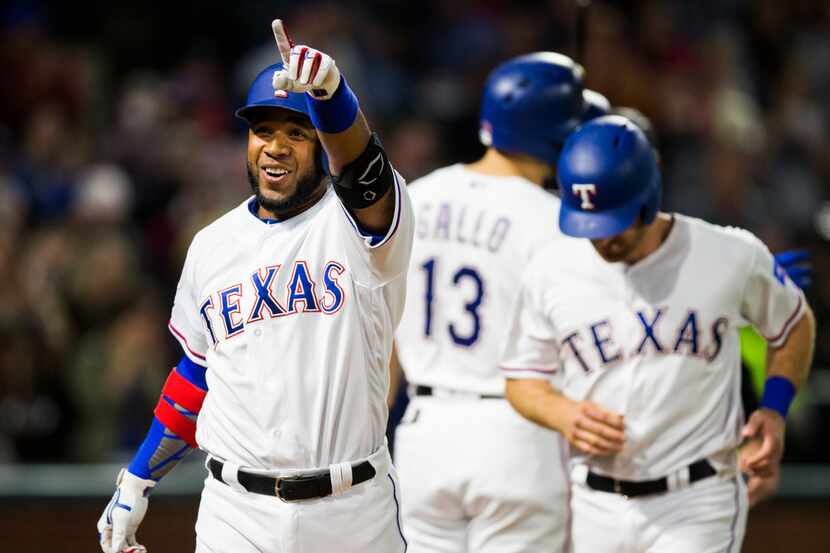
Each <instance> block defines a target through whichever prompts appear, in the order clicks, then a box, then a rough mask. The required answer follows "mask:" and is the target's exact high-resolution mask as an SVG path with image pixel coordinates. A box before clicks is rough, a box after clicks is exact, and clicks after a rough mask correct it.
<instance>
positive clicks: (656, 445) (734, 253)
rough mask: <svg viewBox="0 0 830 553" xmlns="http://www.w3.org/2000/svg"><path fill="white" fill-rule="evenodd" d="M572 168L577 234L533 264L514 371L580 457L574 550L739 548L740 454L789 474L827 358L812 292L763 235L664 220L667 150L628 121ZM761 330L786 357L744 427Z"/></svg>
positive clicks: (597, 133)
mask: <svg viewBox="0 0 830 553" xmlns="http://www.w3.org/2000/svg"><path fill="white" fill-rule="evenodd" d="M558 171H559V179H560V183H561V185H562V207H561V212H560V218H559V222H560V228H561V230H562V231H563V232H564V233H565V234H567V235H570V236H574V237H579V238H572V239H571V238H565V239H563V240H562V241H560V242H558V243H557V244H555V245H553V246H551V247H548V248H546V249H545V250H544V251H543V252H542V253H541V254H540V255H538V256H537V257H536V258H534V260H533V261H532V262H531V263H530V264H529V266H528V268H527V271H526V272H525V274H524V277H523V279H522V282H521V291H520V299H519V302H518V303H517V308H516V311H515V313H514V318H513V322H512V323H511V337H510V339H509V341H508V347H507V351H506V353H505V356H504V359H503V372H504V374H505V376H507V378H508V379H509V380H508V384H507V396H508V399H509V400H510V402H511V403H512V404H513V406H514V407H515V408H516V409H517V410H518V411H519V412H520V413H522V414H523V415H525V416H526V417H528V418H530V419H531V420H534V421H536V422H538V423H540V424H542V425H544V426H547V427H549V428H553V429H555V430H558V431H559V432H561V433H562V434H563V435H564V436H565V437H566V438H567V439H568V441H569V442H570V443H571V445H572V446H574V447H573V448H572V449H571V453H572V468H571V480H572V499H571V508H572V516H573V525H572V532H573V546H574V551H575V552H577V553H581V552H591V553H596V552H604V551H608V552H612V551H613V552H619V551H628V552H632V553H635V552H658V551H660V552H663V551H671V552H673V553H685V552H689V553H691V552H695V553H707V552H730V553H731V552H737V551H739V550H740V547H741V542H742V539H743V533H744V528H745V523H746V511H747V499H746V489H745V486H744V484H743V481H742V479H741V478H740V477H739V476H738V470H737V469H738V467H737V454H736V448H737V446H738V445H739V442H740V441H741V438H742V437H749V436H755V435H758V436H759V437H760V438H761V439H762V440H763V442H762V445H761V447H760V448H759V451H758V452H757V453H756V454H755V455H754V456H752V457H750V458H749V459H747V460H746V468H747V469H748V470H749V471H750V472H756V473H759V474H764V473H768V472H770V471H771V470H772V469H773V468H774V467H775V465H777V463H778V462H779V461H780V457H781V453H782V444H783V432H784V417H785V415H786V412H787V408H788V406H789V402H790V401H791V399H792V397H793V394H794V392H795V390H796V389H797V388H798V387H799V386H800V385H801V384H802V383H803V382H804V380H805V378H806V376H807V373H808V370H809V364H810V360H811V356H812V349H813V339H814V325H815V323H814V319H813V317H812V314H811V312H810V309H809V307H808V306H807V303H806V301H805V299H804V295H803V293H802V292H801V291H800V289H799V288H798V287H797V286H795V285H794V284H793V283H792V282H791V281H790V279H789V278H788V277H787V276H786V274H785V273H784V271H783V270H781V269H780V267H778V266H777V265H776V264H775V263H774V260H773V257H772V255H771V254H770V253H769V251H768V250H767V249H766V247H765V246H764V245H763V243H761V242H760V241H759V240H758V239H757V238H755V237H754V236H753V235H752V234H750V233H749V232H747V231H744V230H740V229H735V228H724V227H718V226H715V225H712V224H709V223H706V222H704V221H701V220H699V219H693V218H690V217H686V216H683V215H679V214H671V215H670V214H666V213H659V212H658V205H659V198H660V177H659V171H658V168H657V165H656V162H655V158H654V154H653V152H652V148H651V146H650V145H649V144H648V141H647V140H646V138H645V137H644V136H643V134H642V132H641V131H640V130H639V129H638V128H637V127H636V126H634V125H633V124H632V123H631V122H630V121H628V120H627V119H625V118H622V117H619V116H606V117H602V118H599V119H595V120H594V121H592V122H589V123H587V124H585V125H584V126H583V127H582V128H580V129H579V130H578V131H577V132H575V133H574V134H573V135H571V137H570V138H569V139H568V141H567V143H566V145H565V148H564V150H563V152H562V155H561V156H560V159H559V168H558ZM583 238H589V239H590V240H585V239H583ZM745 324H752V325H754V326H755V327H756V328H758V330H759V331H760V332H762V333H763V334H764V335H765V336H767V338H768V342H769V346H770V348H771V355H770V362H769V365H768V372H767V374H768V380H767V384H766V388H765V392H764V398H763V400H762V403H761V405H762V408H761V409H759V410H757V411H756V412H755V413H754V414H753V415H752V417H751V418H750V420H749V422H748V423H747V425H746V426H743V413H742V411H741V400H740V387H739V380H740V370H739V359H740V358H739V355H740V353H739V343H738V329H739V328H740V327H741V326H743V325H745ZM554 378H556V379H557V380H556V381H555V386H554V385H552V380H553V379H554ZM557 388H558V389H557ZM560 391H561V392H560ZM742 426H743V429H742ZM551 462H553V460H551Z"/></svg>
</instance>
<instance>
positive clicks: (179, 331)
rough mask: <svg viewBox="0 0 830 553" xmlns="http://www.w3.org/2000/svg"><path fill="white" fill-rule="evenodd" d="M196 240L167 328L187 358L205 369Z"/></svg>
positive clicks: (183, 270) (190, 252) (185, 267)
mask: <svg viewBox="0 0 830 553" xmlns="http://www.w3.org/2000/svg"><path fill="white" fill-rule="evenodd" d="M194 244H195V240H194V243H193V244H191V245H190V249H188V251H187V258H186V259H185V262H184V268H183V269H182V274H181V277H180V278H179V285H178V286H177V287H176V296H175V299H174V300H173V309H172V311H171V314H170V322H169V323H168V325H167V327H168V328H169V329H170V332H171V333H172V334H173V337H174V338H176V340H178V342H179V344H181V346H182V350H183V351H184V354H185V355H186V356H187V357H188V359H190V360H191V361H193V362H194V363H197V364H199V365H201V366H203V367H206V366H207V361H206V358H205V356H206V354H207V349H208V342H207V336H206V335H205V331H204V324H203V323H202V319H201V316H200V307H199V304H198V301H197V298H196V284H195V279H194V263H195V257H196V254H195V250H196V248H195V246H194Z"/></svg>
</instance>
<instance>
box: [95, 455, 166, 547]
mask: <svg viewBox="0 0 830 553" xmlns="http://www.w3.org/2000/svg"><path fill="white" fill-rule="evenodd" d="M115 484H116V486H117V487H116V489H115V493H114V494H113V495H112V499H111V500H110V502H109V504H108V505H107V508H106V509H104V513H103V514H102V515H101V518H99V519H98V539H99V540H100V542H101V549H102V550H103V551H104V553H147V549H146V548H145V547H144V546H143V545H139V543H138V542H137V541H136V539H135V532H136V530H138V525H139V524H141V521H142V520H143V519H144V514H145V513H146V512H147V496H148V495H149V494H150V490H151V489H152V488H153V486H155V485H156V483H155V481H153V480H144V479H143V478H139V477H138V476H136V475H134V474H132V473H131V472H129V471H127V469H121V472H119V473H118V478H117V479H116V481H115Z"/></svg>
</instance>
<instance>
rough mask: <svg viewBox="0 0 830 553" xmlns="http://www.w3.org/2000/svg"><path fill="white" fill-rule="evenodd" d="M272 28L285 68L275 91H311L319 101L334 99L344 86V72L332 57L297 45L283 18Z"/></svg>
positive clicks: (278, 74)
mask: <svg viewBox="0 0 830 553" xmlns="http://www.w3.org/2000/svg"><path fill="white" fill-rule="evenodd" d="M271 28H272V29H273V30H274V38H275V39H276V41H277V48H279V51H280V57H282V64H283V67H284V69H281V70H279V71H275V72H274V77H273V80H272V82H271V84H272V85H273V86H274V90H275V91H278V90H285V91H288V92H307V93H308V94H310V95H312V96H313V97H314V98H316V99H317V100H328V99H329V98H331V97H332V95H333V94H334V92H335V91H336V90H337V87H338V86H339V85H340V70H339V69H338V68H337V65H335V63H334V60H333V59H332V58H331V56H329V55H328V54H324V53H323V52H321V51H319V50H315V49H314V48H310V47H308V46H305V45H302V44H299V45H297V46H295V45H294V43H293V42H292V41H291V39H290V38H289V37H288V33H287V32H286V31H285V26H284V25H283V23H282V20H281V19H275V20H274V21H273V22H272V23H271ZM275 94H276V92H275Z"/></svg>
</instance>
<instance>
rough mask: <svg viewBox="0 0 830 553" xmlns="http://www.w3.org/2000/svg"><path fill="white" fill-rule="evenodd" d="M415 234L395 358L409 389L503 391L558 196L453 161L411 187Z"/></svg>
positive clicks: (552, 233)
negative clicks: (507, 347) (522, 284)
mask: <svg viewBox="0 0 830 553" xmlns="http://www.w3.org/2000/svg"><path fill="white" fill-rule="evenodd" d="M409 188H410V194H411V196H412V203H413V207H414V210H415V218H416V221H417V223H416V231H415V243H414V245H413V249H412V263H411V264H410V273H409V279H408V280H409V282H408V288H407V296H406V309H405V310H404V316H403V319H402V320H401V325H400V327H399V328H398V332H397V334H396V339H397V350H398V357H399V358H400V361H401V365H402V366H403V368H404V370H405V371H406V377H407V380H409V382H411V383H415V384H423V385H429V386H435V387H443V388H449V389H453V390H460V391H466V392H473V393H477V394H503V393H504V379H503V378H502V377H501V375H500V374H499V369H498V360H499V355H500V353H501V352H502V350H503V348H504V343H505V338H506V335H507V333H506V323H507V321H508V316H509V314H510V312H511V309H512V307H513V304H514V302H515V301H516V298H517V295H518V287H517V283H518V279H519V278H520V275H521V273H522V270H523V268H524V266H525V265H526V264H527V261H528V259H530V257H531V256H532V255H533V254H534V253H535V252H536V251H538V250H539V248H540V247H541V245H542V244H546V243H548V242H551V241H553V240H555V239H557V238H558V237H559V236H561V235H560V234H559V231H558V229H557V222H556V221H557V217H558V215H559V199H558V198H557V197H556V196H554V195H552V194H549V193H547V192H545V191H544V190H542V189H541V188H540V187H538V186H535V185H533V184H532V183H531V182H529V181H527V180H526V179H524V178H521V177H498V176H488V175H483V174H481V173H476V172H473V171H470V170H468V169H466V168H465V167H464V166H463V165H460V164H459V165H452V166H450V167H445V168H442V169H439V170H437V171H434V172H432V173H430V174H429V175H427V176H425V177H423V178H421V179H418V180H417V181H415V182H413V183H412V185H410V187H409Z"/></svg>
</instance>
